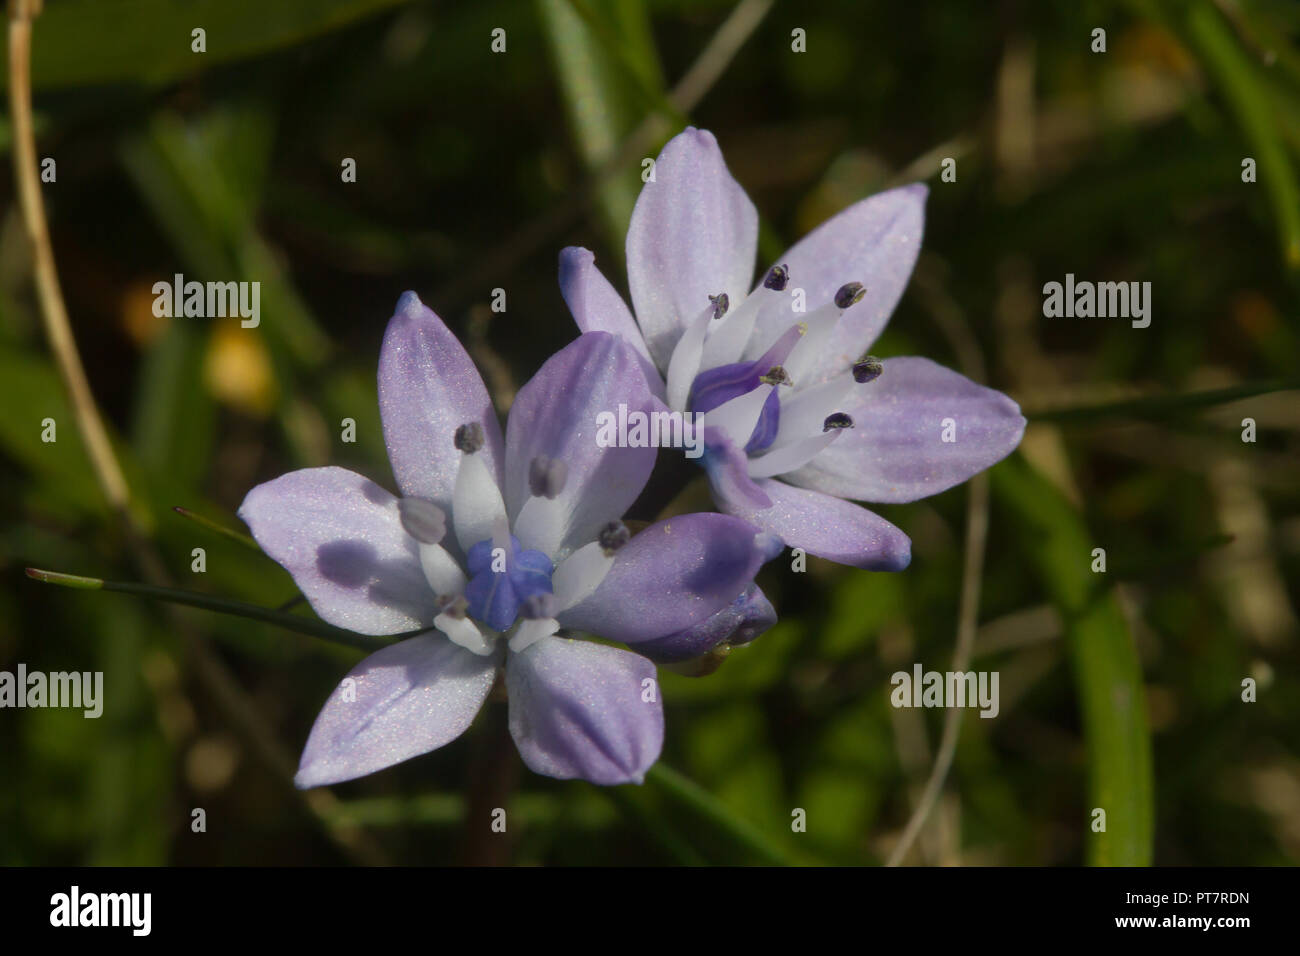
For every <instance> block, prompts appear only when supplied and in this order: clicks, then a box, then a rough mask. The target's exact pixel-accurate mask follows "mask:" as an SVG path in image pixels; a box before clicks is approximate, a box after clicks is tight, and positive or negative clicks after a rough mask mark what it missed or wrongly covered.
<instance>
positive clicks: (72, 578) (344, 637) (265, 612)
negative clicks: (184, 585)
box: [27, 568, 421, 651]
mask: <svg viewBox="0 0 1300 956" xmlns="http://www.w3.org/2000/svg"><path fill="white" fill-rule="evenodd" d="M27 576H28V577H29V578H31V579H33V580H35V581H40V582H42V583H44V584H57V585H60V586H62V587H69V588H77V589H79V590H96V591H117V592H120V593H122V594H134V595H136V596H137V597H145V598H153V599H154V600H158V601H167V602H169V603H171V604H182V605H185V606H186V607H197V608H202V609H203V610H205V611H216V612H217V613H218V614H233V615H235V616H236V617H246V618H248V619H249V620H253V621H261V622H263V623H265V624H275V625H276V626H278V627H283V628H285V629H287V630H290V631H297V632H298V633H299V634H308V635H310V636H312V637H319V638H321V639H322V640H326V641H332V642H333V643H335V644H342V645H344V646H345V647H355V648H357V649H359V650H363V651H377V650H379V649H380V648H383V647H387V646H388V645H389V644H392V643H394V642H396V641H399V640H402V639H403V638H406V637H413V636H415V635H416V634H419V633H421V632H420V631H411V632H409V633H406V634H394V635H391V636H389V637H370V636H368V635H365V634H355V633H353V632H352V631H345V630H343V629H342V628H339V627H334V626H332V625H330V624H326V623H325V622H324V621H318V620H313V619H312V618H309V617H299V616H298V615H296V614H286V613H284V612H283V611H277V610H275V609H274V608H269V607H261V606H260V605H257V604H249V603H247V602H246V601H235V600H231V599H230V598H223V597H216V596H215V595H211V594H202V593H200V592H198V591H182V590H180V589H178V588H164V587H156V586H155V585H152V584H138V583H136V582H134V581H105V580H103V579H101V578H90V577H83V576H81V575H77V574H64V573H63V572H60V571H45V570H42V569H41V568H28V569H27Z"/></svg>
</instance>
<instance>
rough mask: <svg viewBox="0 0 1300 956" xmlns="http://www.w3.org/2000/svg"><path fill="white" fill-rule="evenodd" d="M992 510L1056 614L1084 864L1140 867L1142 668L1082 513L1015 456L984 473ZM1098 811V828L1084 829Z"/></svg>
mask: <svg viewBox="0 0 1300 956" xmlns="http://www.w3.org/2000/svg"><path fill="white" fill-rule="evenodd" d="M991 474H992V478H993V492H994V496H995V501H996V503H997V507H999V508H1001V509H1003V510H1004V511H1005V512H1006V513H1008V514H1009V515H1010V516H1011V518H1012V519H1013V521H1014V522H1015V523H1016V524H1017V525H1018V526H1019V528H1020V531H1021V536H1022V540H1023V541H1024V542H1025V547H1026V550H1027V552H1028V558H1029V559H1030V563H1031V564H1032V566H1033V567H1034V568H1035V569H1036V571H1037V572H1038V574H1039V575H1040V576H1041V578H1042V583H1043V586H1044V588H1045V589H1046V590H1047V592H1048V593H1049V595H1050V596H1051V599H1052V600H1053V602H1054V603H1055V604H1056V605H1057V607H1058V608H1059V609H1060V611H1061V616H1062V619H1063V621H1064V624H1065V634H1066V640H1067V643H1068V646H1069V652H1070V657H1071V659H1072V662H1073V665H1074V674H1075V684H1076V687H1077V690H1078V696H1079V706H1080V709H1081V711H1082V722H1083V732H1084V737H1085V740H1086V743H1087V753H1088V776H1089V796H1088V807H1087V809H1088V813H1089V816H1088V817H1087V818H1086V819H1084V820H1081V821H1080V823H1079V825H1080V826H1081V827H1087V828H1088V829H1087V830H1086V832H1087V848H1088V849H1087V859H1088V862H1089V863H1090V864H1092V865H1094V866H1148V865H1150V863H1151V853H1152V838H1153V830H1154V807H1153V800H1154V798H1153V789H1154V788H1153V784H1152V767H1151V737H1150V731H1149V729H1148V726H1147V720H1146V704H1145V697H1144V693H1143V685H1142V669H1141V665H1140V663H1139V661H1138V656H1137V649H1136V647H1135V646H1134V644H1133V638H1132V635H1131V634H1130V633H1129V629H1128V625H1127V623H1126V622H1125V620H1124V615H1123V612H1122V611H1121V609H1120V606H1119V602H1118V601H1117V600H1116V599H1115V597H1114V595H1113V594H1111V593H1110V592H1109V590H1103V589H1099V588H1098V587H1097V586H1096V585H1097V577H1098V576H1097V575H1095V574H1093V572H1092V570H1091V562H1092V558H1091V555H1092V549H1093V548H1094V547H1097V546H1098V544H1097V542H1095V541H1094V540H1093V539H1092V538H1090V537H1089V534H1088V530H1087V528H1086V527H1085V525H1084V523H1083V520H1082V519H1081V517H1080V516H1079V514H1078V512H1077V511H1076V510H1075V509H1074V507H1073V506H1072V505H1071V504H1070V503H1069V502H1068V501H1067V500H1066V499H1065V498H1064V496H1062V495H1061V493H1060V492H1059V491H1058V490H1057V489H1056V488H1055V487H1054V486H1053V485H1052V484H1051V483H1050V482H1048V481H1047V480H1046V479H1045V478H1043V477H1042V476H1041V475H1040V474H1039V473H1038V472H1036V471H1035V470H1034V469H1033V468H1031V467H1030V466H1029V465H1028V464H1027V463H1026V462H1025V461H1024V460H1023V459H1021V458H1020V457H1018V456H1017V457H1013V458H1011V459H1008V460H1007V461H1006V462H1004V463H1002V464H1001V465H999V466H998V467H997V468H995V469H994V470H993V471H992V472H991ZM1095 808H1101V809H1104V810H1105V811H1106V830H1105V832H1100V833H1099V832H1094V831H1093V830H1092V829H1091V824H1092V816H1091V814H1092V811H1093V810H1094V809H1095Z"/></svg>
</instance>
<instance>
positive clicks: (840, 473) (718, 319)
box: [560, 128, 1025, 570]
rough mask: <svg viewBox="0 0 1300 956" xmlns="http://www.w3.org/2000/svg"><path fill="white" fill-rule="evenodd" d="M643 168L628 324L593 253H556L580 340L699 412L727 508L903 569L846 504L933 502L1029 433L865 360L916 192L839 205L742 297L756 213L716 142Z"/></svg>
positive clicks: (945, 374) (803, 539)
mask: <svg viewBox="0 0 1300 956" xmlns="http://www.w3.org/2000/svg"><path fill="white" fill-rule="evenodd" d="M654 174H655V175H654V180H653V181H648V182H647V183H646V184H645V186H643V187H642V189H641V195H640V197H639V198H638V199H637V203H636V208H635V209H634V210H633V212H632V221H631V224H630V225H629V227H628V234H627V271H628V286H629V288H630V291H631V294H632V305H633V306H634V307H635V309H636V315H635V318H634V317H633V314H632V311H631V310H630V309H629V308H628V307H627V305H626V303H625V302H624V301H623V299H622V297H621V296H620V295H619V294H618V292H617V291H616V290H615V289H614V287H613V286H612V285H611V284H610V283H609V281H608V280H607V279H606V278H605V277H604V276H603V275H602V274H601V273H600V271H599V270H598V269H597V268H596V266H595V262H594V257H593V256H592V254H591V253H590V252H588V251H587V250H586V249H580V248H575V247H570V248H568V249H565V250H564V251H563V252H562V253H561V254H560V287H561V290H562V292H563V294H564V298H565V301H566V302H567V303H568V305H569V309H570V311H571V312H572V313H573V316H574V318H575V320H576V321H577V323H578V326H579V328H581V329H582V330H583V331H594V330H604V331H608V332H613V333H615V334H617V335H621V336H622V337H623V338H624V339H626V340H627V341H628V342H630V343H631V344H632V346H633V347H634V348H635V349H636V350H637V354H638V356H639V357H640V360H641V365H642V368H643V370H644V371H645V372H646V375H647V378H648V380H649V382H650V385H651V388H652V389H654V390H655V392H656V394H657V395H658V396H659V397H660V398H663V399H665V400H666V401H667V403H668V405H669V406H670V407H671V408H672V409H674V410H676V411H696V412H703V413H704V416H705V417H704V424H705V441H706V451H705V453H704V455H703V457H702V463H703V464H704V466H705V468H706V470H707V473H708V477H709V481H710V484H711V486H712V490H713V495H714V499H715V501H716V502H717V503H718V506H719V507H720V508H721V509H722V510H723V511H726V512H728V513H730V514H734V515H739V516H741V517H744V518H747V519H748V520H750V521H753V522H754V523H755V524H757V525H760V526H761V527H763V528H766V529H767V530H769V531H771V532H773V533H774V534H777V535H779V536H780V537H781V538H783V539H785V542H786V543H787V544H788V545H790V546H791V547H797V548H803V549H804V550H806V551H807V552H808V553H810V554H815V555H820V556H822V557H825V558H829V559H831V560H834V561H839V562H841V563H844V564H851V565H855V566H857V567H863V568H871V569H878V570H900V569H902V568H904V567H906V566H907V564H908V562H909V560H910V558H911V542H910V541H909V540H908V538H907V536H906V535H904V534H903V532H902V531H900V530H899V529H898V528H896V527H894V526H893V525H892V524H890V523H889V522H887V521H885V520H884V519H883V518H881V517H879V516H878V515H876V514H874V513H872V512H870V511H868V510H867V509H865V508H862V507H860V506H858V505H855V504H851V503H850V502H848V501H845V500H843V499H845V498H851V499H855V500H860V501H874V502H887V503H888V502H905V501H915V500H916V499H918V498H924V497H926V496H928V495H933V494H937V493H938V492H940V491H944V490H946V489H948V488H951V487H952V486H954V485H956V484H960V483H961V482H963V481H965V480H966V479H967V478H969V477H971V476H972V475H974V474H976V473H977V472H979V471H982V470H983V469H985V468H988V467H989V466H990V465H992V464H994V463H995V462H997V461H1000V460H1001V459H1002V458H1004V457H1006V456H1007V455H1008V454H1010V453H1011V451H1012V450H1014V449H1015V447H1016V445H1018V444H1019V442H1020V437H1021V435H1022V434H1023V432H1024V426H1025V419H1024V417H1023V416H1022V415H1021V414H1020V408H1019V407H1018V406H1017V405H1016V403H1015V402H1014V401H1012V400H1011V399H1010V398H1008V397H1007V396H1005V395H1003V394H1002V393H1000V392H996V391H994V390H992V389H989V388H985V387H983V386H981V385H977V384H976V383H974V382H972V381H970V380H969V379H967V378H965V377H963V376H961V375H959V374H957V373H956V372H952V371H949V370H948V369H946V368H943V367H941V366H939V365H936V364H935V363H934V362H931V361H930V360H929V359H925V358H916V357H902V358H891V359H885V360H883V361H877V360H876V359H874V358H873V357H871V356H869V355H867V354H866V353H867V349H868V348H869V347H870V346H871V343H872V342H874V341H875V340H876V337H877V336H878V335H879V334H880V331H881V330H882V329H883V328H884V325H885V323H886V322H887V321H888V319H889V315H890V313H891V312H893V310H894V306H895V305H896V304H897V302H898V299H899V297H900V296H901V295H902V293H903V289H904V287H905V286H906V285H907V281H908V278H909V276H910V275H911V272H912V267H913V265H914V264H915V262H916V256H917V253H918V252H919V250H920V247H921V232H922V227H923V225H924V218H925V216H924V205H925V198H926V194H927V190H926V187H925V186H924V185H922V184H920V183H916V184H913V185H910V186H904V187H902V188H899V189H892V190H889V191H887V192H883V193H880V194H878V195H875V196H872V197H870V198H868V199H864V200H862V201H861V202H858V203H855V204H854V205H852V206H850V207H849V208H847V209H845V210H843V211H842V212H840V213H839V214H838V215H836V216H834V217H833V218H831V219H830V220H828V221H827V222H825V223H823V224H822V225H820V226H818V227H817V228H816V229H814V230H813V231H812V232H811V233H809V234H808V235H807V236H805V237H804V238H803V239H802V240H800V241H799V242H798V243H796V244H795V245H794V247H793V248H791V249H790V250H789V251H788V252H787V253H786V254H785V255H783V256H781V257H779V258H778V259H777V261H776V264H775V265H773V266H772V268H771V269H769V270H768V271H767V272H766V273H765V274H764V275H763V277H762V279H761V280H760V281H759V283H758V285H757V286H756V287H754V289H753V291H752V292H751V291H750V282H751V278H752V276H753V271H754V258H755V253H756V249H757V240H758V216H757V213H756V212H755V210H754V206H753V204H752V203H751V202H750V201H749V198H748V197H747V196H746V195H745V191H744V190H743V189H742V188H741V186H740V184H739V183H737V182H736V181H735V180H734V179H733V178H732V176H731V174H730V173H729V172H728V170H727V166H726V163H725V162H724V161H723V158H722V153H721V151H720V150H719V149H718V144H717V141H716V140H715V139H714V138H713V135H712V134H711V133H709V132H706V131H704V130H698V129H694V128H688V129H686V130H685V131H684V132H683V133H681V134H679V135H678V136H675V137H674V138H673V139H672V140H670V141H669V143H668V144H667V145H666V146H665V147H664V149H663V152H662V153H660V155H659V158H658V159H657V160H656V161H655V166H654ZM797 292H801V293H802V296H803V299H804V304H805V308H806V311H805V312H802V313H800V312H797V311H796V303H797V302H798V301H799V299H798V295H797V294H796V293H797ZM946 419H951V420H952V421H951V423H949V422H946V421H945V420H946ZM945 431H947V436H946V437H949V438H950V439H955V440H950V441H945V440H944V438H945Z"/></svg>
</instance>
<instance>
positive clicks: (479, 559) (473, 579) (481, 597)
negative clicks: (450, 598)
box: [465, 535, 555, 631]
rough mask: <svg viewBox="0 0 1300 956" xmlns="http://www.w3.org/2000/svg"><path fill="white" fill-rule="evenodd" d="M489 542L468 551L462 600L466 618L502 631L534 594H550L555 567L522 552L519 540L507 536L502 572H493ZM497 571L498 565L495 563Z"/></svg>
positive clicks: (541, 556) (543, 557)
mask: <svg viewBox="0 0 1300 956" xmlns="http://www.w3.org/2000/svg"><path fill="white" fill-rule="evenodd" d="M495 547H496V546H495V545H494V544H493V542H492V541H491V539H489V540H486V541H480V542H479V543H478V544H476V545H474V546H473V547H472V548H470V549H469V554H468V555H466V565H467V566H468V568H469V584H467V585H466V586H465V600H466V601H468V602H469V614H470V617H473V618H474V619H476V620H479V621H482V622H483V623H484V624H486V625H487V626H488V627H490V628H492V629H493V630H494V631H504V630H506V629H507V628H509V627H510V625H511V624H513V623H514V622H515V618H516V617H518V616H519V607H520V605H521V604H523V602H524V601H526V600H528V599H529V598H530V597H532V596H533V595H535V594H551V593H552V589H551V574H552V573H553V572H554V570H555V566H554V565H552V564H551V559H550V558H548V557H547V556H546V555H544V554H543V553H542V552H540V551H525V550H523V549H522V548H521V547H520V545H519V539H518V538H516V537H515V536H514V535H511V536H510V554H508V555H506V556H505V570H504V571H502V570H495V571H494V570H493V569H492V565H493V554H492V552H493V550H494V549H495ZM496 564H497V567H498V569H499V568H500V567H501V562H500V561H497V562H496Z"/></svg>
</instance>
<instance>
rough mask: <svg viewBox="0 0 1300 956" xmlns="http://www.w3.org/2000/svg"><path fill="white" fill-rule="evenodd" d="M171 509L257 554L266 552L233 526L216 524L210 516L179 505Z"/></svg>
mask: <svg viewBox="0 0 1300 956" xmlns="http://www.w3.org/2000/svg"><path fill="white" fill-rule="evenodd" d="M172 511H174V512H176V513H177V514H178V515H180V516H181V517H182V518H189V519H190V520H191V521H193V522H194V523H195V524H198V525H201V526H203V527H204V528H207V529H208V530H209V531H211V532H213V533H214V534H219V535H221V536H222V537H223V538H229V539H230V540H231V541H234V542H236V543H238V544H242V545H243V546H244V547H246V548H251V549H252V550H253V551H256V552H257V553H258V554H265V553H266V552H264V551H263V550H262V548H261V546H260V545H258V543H257V542H256V541H254V540H253V539H252V538H251V537H250V536H248V535H246V534H242V533H241V532H239V531H236V530H234V529H233V528H227V527H226V526H225V525H223V524H218V523H217V522H215V521H213V520H212V519H211V518H205V517H203V515H200V514H195V513H194V512H193V511H190V509H188V508H182V507H181V506H180V505H176V506H175V507H173V508H172Z"/></svg>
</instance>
